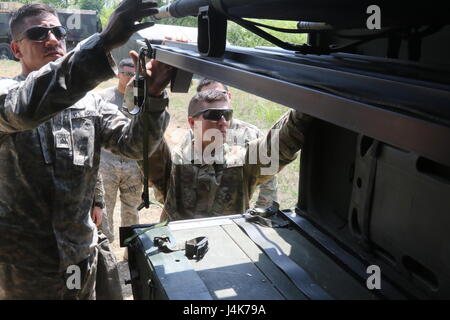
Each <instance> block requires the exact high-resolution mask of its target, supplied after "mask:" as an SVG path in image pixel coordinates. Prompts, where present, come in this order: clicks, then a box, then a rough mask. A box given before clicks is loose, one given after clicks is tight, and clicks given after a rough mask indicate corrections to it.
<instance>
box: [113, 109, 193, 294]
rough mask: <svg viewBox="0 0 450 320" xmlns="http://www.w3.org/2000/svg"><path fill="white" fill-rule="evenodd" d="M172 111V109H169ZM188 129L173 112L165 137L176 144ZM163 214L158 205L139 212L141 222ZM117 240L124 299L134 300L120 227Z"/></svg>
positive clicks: (155, 219)
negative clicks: (128, 283) (120, 238)
mask: <svg viewBox="0 0 450 320" xmlns="http://www.w3.org/2000/svg"><path fill="white" fill-rule="evenodd" d="M169 112H170V110H169ZM187 129H188V125H187V121H186V119H185V118H184V115H179V114H173V113H172V114H171V120H170V123H169V127H168V129H167V130H166V134H165V138H166V141H167V143H168V145H169V146H173V145H175V144H176V143H177V142H179V141H180V140H181V139H182V137H183V136H184V132H185V131H184V130H187ZM152 195H153V192H152V189H151V188H150V199H154V198H152ZM160 214H161V209H160V208H159V207H157V206H150V208H148V209H143V210H141V211H140V212H139V223H142V224H145V223H155V222H158V221H159V216H160ZM114 225H115V226H120V198H119V193H118V194H117V201H116V207H115V208H114ZM114 236H115V241H114V242H113V243H112V250H113V252H114V254H115V255H116V258H117V262H118V266H119V273H120V278H121V279H120V282H121V285H122V292H123V296H124V299H126V300H132V299H133V294H132V291H131V285H125V280H129V279H130V271H129V268H128V262H127V261H126V260H124V259H123V255H124V250H125V248H121V247H120V246H119V228H118V227H117V228H115V230H114Z"/></svg>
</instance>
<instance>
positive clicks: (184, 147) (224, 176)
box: [148, 90, 309, 220]
mask: <svg viewBox="0 0 450 320" xmlns="http://www.w3.org/2000/svg"><path fill="white" fill-rule="evenodd" d="M232 118H233V110H232V109H231V106H230V101H229V99H228V96H227V94H226V92H223V91H218V90H206V91H201V92H198V93H197V94H196V95H195V96H194V97H193V98H192V99H191V101H190V103H189V107H188V119H187V120H188V123H189V126H190V128H191V130H192V135H191V137H192V138H191V139H186V140H184V141H182V142H181V143H180V144H179V145H177V146H175V147H174V148H170V147H169V146H168V145H167V143H166V142H165V141H164V140H163V141H162V142H161V144H160V145H159V146H158V148H157V149H156V150H155V152H154V153H153V154H152V155H151V156H150V157H149V160H148V161H149V165H150V168H149V170H150V174H149V180H150V182H151V185H152V187H153V189H154V190H155V194H157V195H158V198H159V199H158V200H161V201H162V202H163V203H164V209H163V213H162V216H161V220H164V219H166V218H169V219H170V220H183V219H194V218H205V217H211V216H220V215H229V214H237V213H244V212H245V211H246V210H247V209H248V208H249V202H250V199H251V197H252V195H253V193H254V192H255V190H256V188H257V186H258V185H260V184H261V183H264V182H266V181H268V180H269V179H271V178H272V177H273V176H274V174H276V173H277V172H279V171H280V170H281V169H282V168H283V167H284V166H285V165H287V164H288V163H290V162H291V161H293V160H294V159H296V157H297V153H298V151H299V150H300V148H301V146H302V145H303V141H304V132H305V131H306V128H307V127H308V123H309V118H307V116H305V115H303V114H302V113H300V112H298V111H294V110H292V111H289V112H287V113H286V114H285V115H284V116H283V117H282V118H281V119H280V120H279V121H278V122H277V123H276V124H275V125H274V126H273V129H275V130H274V131H271V132H270V134H267V135H263V136H262V137H260V138H258V139H256V140H252V141H249V142H248V143H247V144H246V145H230V144H229V143H228V142H227V138H226V136H227V130H228V129H229V127H230V122H231V120H232ZM155 134H156V132H155ZM213 136H214V138H212V137H213ZM271 137H273V139H274V140H271ZM272 141H275V143H278V144H277V145H278V146H279V153H278V154H277V156H278V159H279V166H278V167H277V168H275V170H274V171H273V172H271V173H270V174H268V173H265V171H264V170H263V169H264V168H265V167H269V166H270V164H267V163H264V161H262V158H260V157H259V156H258V155H257V156H256V158H254V159H255V160H256V162H254V161H252V160H250V158H251V156H252V155H251V153H252V152H254V151H255V150H259V149H261V148H266V149H265V150H267V149H268V150H272V152H275V151H274V150H275V149H271V143H272ZM212 146H214V148H213V147H212ZM253 155H254V154H253ZM264 160H265V159H264Z"/></svg>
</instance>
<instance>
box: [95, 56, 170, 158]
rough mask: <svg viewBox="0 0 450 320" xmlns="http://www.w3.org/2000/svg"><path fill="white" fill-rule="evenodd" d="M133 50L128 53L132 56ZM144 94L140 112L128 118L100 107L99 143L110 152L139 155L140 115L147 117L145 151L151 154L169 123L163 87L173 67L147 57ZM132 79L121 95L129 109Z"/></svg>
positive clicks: (114, 110)
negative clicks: (145, 94)
mask: <svg viewBox="0 0 450 320" xmlns="http://www.w3.org/2000/svg"><path fill="white" fill-rule="evenodd" d="M134 54H136V53H135V52H132V54H131V56H132V57H133V58H135V56H134ZM143 71H144V72H145V73H146V77H147V84H148V90H147V98H146V103H145V106H144V110H143V112H140V113H139V114H138V115H137V116H134V117H133V118H132V119H131V121H129V120H128V119H127V118H126V117H125V116H123V115H122V114H121V112H119V111H118V110H117V107H115V106H112V105H108V104H105V105H104V107H103V108H101V109H102V115H103V116H102V138H103V139H102V140H103V146H104V147H105V148H106V149H109V150H111V151H112V152H114V153H117V154H121V155H124V156H126V157H128V158H131V159H136V160H141V159H142V158H143V153H142V146H143V139H144V137H145V136H146V135H145V134H144V117H147V121H148V129H149V134H148V139H149V154H152V153H153V151H154V150H155V149H156V147H157V146H158V145H159V144H160V142H161V140H162V138H163V135H164V131H165V130H166V128H167V125H168V124H169V119H170V117H169V113H168V112H167V111H166V107H167V105H168V103H169V99H168V96H167V93H166V92H164V89H165V87H166V86H167V84H168V83H169V82H170V79H171V76H172V71H173V68H172V67H170V66H168V65H166V64H164V63H161V62H158V61H155V60H151V61H150V62H149V63H147V64H146V66H145V70H143ZM132 84H133V82H132V81H130V83H129V84H128V85H127V88H126V89H125V95H124V105H125V107H126V108H127V109H128V110H131V109H133V107H134V106H133V103H134V96H133V86H132Z"/></svg>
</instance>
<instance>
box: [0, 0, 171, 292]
mask: <svg viewBox="0 0 450 320" xmlns="http://www.w3.org/2000/svg"><path fill="white" fill-rule="evenodd" d="M154 6H156V3H154V2H147V3H141V2H137V1H134V0H124V1H123V2H122V3H121V4H120V6H119V7H118V9H116V11H115V12H114V13H113V14H112V15H111V18H110V22H109V24H108V26H107V27H106V28H105V30H104V31H103V32H102V33H101V34H95V35H93V36H92V37H90V38H88V39H87V40H86V41H84V42H82V43H80V44H79V45H78V46H77V48H76V49H74V50H73V51H71V52H69V53H68V54H65V46H64V38H63V32H62V31H61V29H60V28H58V26H60V22H59V20H58V18H57V17H56V13H55V11H54V10H53V9H52V8H50V7H49V6H48V5H42V4H30V5H25V6H23V7H21V8H20V9H19V10H18V12H16V13H15V15H14V16H13V18H12V21H11V25H10V26H11V33H12V36H13V42H12V44H11V46H12V49H13V52H14V54H15V56H16V57H17V58H18V59H19V60H20V62H21V66H22V74H21V75H19V76H17V77H15V78H14V79H1V80H0V158H1V161H0V163H1V166H0V233H1V235H2V236H1V237H0V299H66V298H67V299H92V298H94V297H95V292H94V286H95V276H96V266H97V252H98V251H97V248H96V245H97V242H98V239H97V230H96V227H95V224H94V223H93V221H92V218H91V216H90V214H89V212H90V210H91V208H92V204H93V199H94V187H95V183H96V178H97V174H98V166H99V159H100V150H101V147H105V148H108V149H110V150H111V151H113V152H115V153H118V154H122V155H125V156H128V157H130V158H133V159H139V157H141V155H142V150H141V146H142V143H143V136H144V135H143V130H142V125H143V119H144V117H147V118H148V119H149V122H150V126H151V127H152V128H153V133H154V134H153V135H151V136H149V145H150V149H151V151H153V150H154V148H155V146H157V145H158V144H159V142H160V141H161V137H162V134H163V131H164V129H165V127H166V126H167V123H168V114H167V112H165V108H166V105H167V103H168V99H167V98H166V97H165V96H164V95H162V93H163V89H164V88H165V86H166V85H167V83H168V82H169V80H170V77H171V73H172V71H171V68H170V67H167V66H165V65H163V64H161V63H158V62H154V61H153V62H150V63H149V64H148V65H147V66H146V68H147V70H151V73H150V71H147V76H148V77H149V82H148V83H149V86H148V88H147V92H148V93H149V99H147V100H148V101H149V103H150V105H151V109H150V106H149V105H146V106H145V108H146V111H145V112H142V113H141V115H139V116H137V117H135V118H133V120H131V121H130V120H129V119H128V118H127V117H125V116H123V114H122V113H121V112H119V111H118V109H117V107H116V106H115V105H112V104H109V103H106V102H105V101H103V100H102V99H101V98H100V97H99V96H97V95H94V94H88V95H86V92H88V91H90V90H92V89H93V88H94V87H96V86H97V85H98V84H99V83H100V82H102V81H104V80H107V79H109V78H111V77H113V76H114V75H115V73H114V69H115V65H114V62H113V61H112V57H111V55H110V53H109V52H110V51H111V50H112V49H114V48H116V47H118V46H120V45H122V44H123V43H125V42H126V41H127V40H128V39H129V37H130V36H131V34H132V33H133V32H135V31H136V30H139V29H141V28H145V27H148V26H149V24H148V23H143V24H135V21H136V20H139V19H141V18H142V17H144V16H147V15H151V14H154V13H155V12H156V11H155V10H154V9H153V7H154ZM134 58H136V53H134ZM49 62H50V63H49Z"/></svg>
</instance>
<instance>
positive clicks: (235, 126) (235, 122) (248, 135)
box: [189, 78, 278, 208]
mask: <svg viewBox="0 0 450 320" xmlns="http://www.w3.org/2000/svg"><path fill="white" fill-rule="evenodd" d="M214 89H215V90H219V91H224V92H226V94H227V96H228V100H229V101H230V104H231V92H230V91H229V90H228V87H227V86H226V85H224V84H223V83H220V82H217V81H214V80H210V79H206V78H205V79H202V80H201V81H200V82H199V84H198V86H197V92H200V91H204V90H214ZM229 131H230V132H233V134H230V135H227V139H228V141H227V143H228V144H230V145H236V144H237V143H239V142H240V143H243V144H246V143H248V142H249V141H252V140H255V139H258V138H259V137H261V136H262V132H261V131H260V130H259V129H258V128H257V127H256V126H254V125H252V124H250V123H247V122H245V121H242V120H239V119H236V118H233V119H231V121H230V127H229ZM189 139H192V137H191V136H190V135H189ZM277 184H278V182H277V177H276V176H274V177H272V178H271V179H269V180H268V181H267V182H264V183H261V184H260V185H259V194H258V199H257V200H256V203H255V207H256V208H267V207H270V206H271V205H272V202H273V201H277V202H278V197H277Z"/></svg>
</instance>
